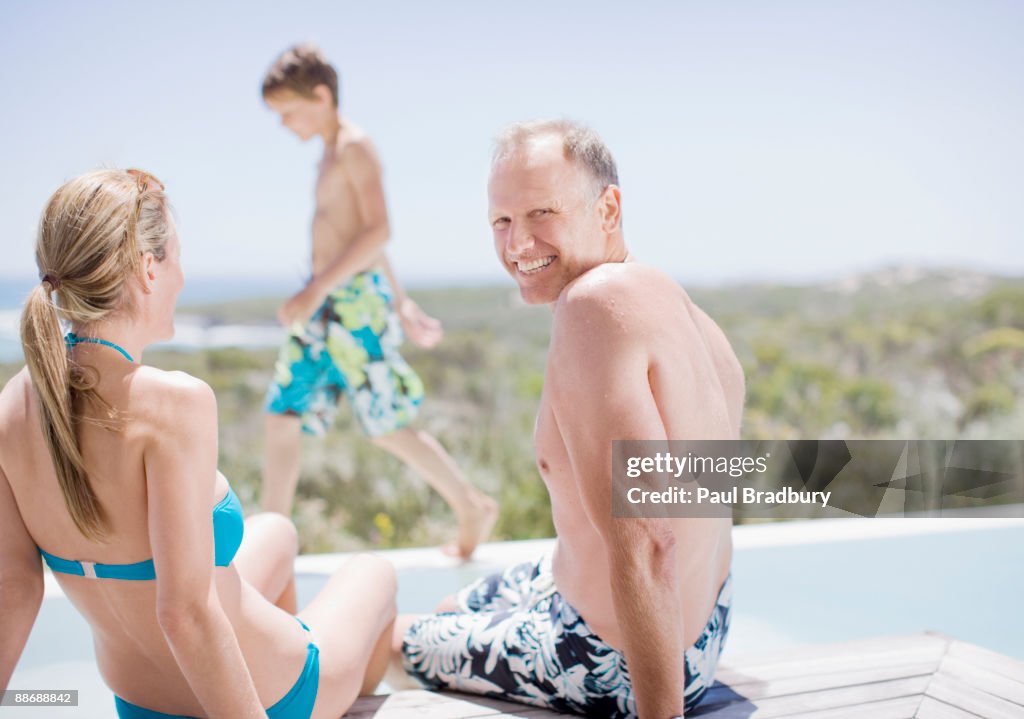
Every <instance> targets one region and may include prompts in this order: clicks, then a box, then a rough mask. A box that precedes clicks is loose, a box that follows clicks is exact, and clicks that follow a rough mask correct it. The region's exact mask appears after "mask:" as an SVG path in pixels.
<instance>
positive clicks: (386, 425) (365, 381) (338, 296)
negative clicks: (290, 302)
mask: <svg viewBox="0 0 1024 719" xmlns="http://www.w3.org/2000/svg"><path fill="white" fill-rule="evenodd" d="M401 344H402V326H401V323H400V322H399V319H398V316H397V315H396V314H395V312H394V310H392V308H391V286H390V285H389V284H388V282H387V280H386V279H385V278H384V277H383V276H382V275H381V274H380V273H379V272H376V271H372V270H371V271H367V272H360V273H359V274H357V275H355V276H354V277H353V278H352V279H351V280H350V281H349V282H347V283H346V284H344V285H342V286H340V287H338V288H336V289H335V290H333V291H332V292H331V294H329V295H328V296H327V298H326V299H325V300H324V302H323V304H322V305H320V307H319V308H318V309H317V311H316V312H315V313H314V314H313V316H312V317H311V318H310V319H309V321H308V322H306V324H305V325H302V324H300V323H295V325H293V326H292V328H291V329H290V330H289V331H288V336H287V337H286V338H285V341H284V344H283V345H282V346H281V351H280V353H279V354H278V358H277V364H276V365H275V367H274V379H273V380H272V381H271V383H270V387H269V389H268V391H267V400H266V409H267V411H268V412H271V413H273V414H290V415H297V416H299V417H301V418H302V428H303V430H304V431H305V432H307V433H309V434H313V435H317V436H320V435H323V434H324V433H325V432H326V431H327V430H328V428H330V426H331V424H332V423H333V422H334V417H335V414H336V413H337V408H338V401H339V400H340V399H341V395H342V393H344V394H346V395H347V396H348V398H349V401H350V402H351V404H352V411H353V413H354V414H355V416H356V418H357V419H358V420H359V424H360V425H361V426H362V428H363V431H364V432H366V434H368V435H370V436H371V437H377V436H380V435H383V434H387V433H389V432H393V431H395V430H396V429H400V428H402V427H404V426H405V425H407V424H409V422H411V421H412V420H413V418H414V417H415V416H416V412H417V408H418V407H419V404H420V402H421V401H422V399H423V382H422V381H420V378H419V376H418V375H417V374H416V373H415V372H414V371H413V370H412V368H411V367H409V365H408V364H407V363H406V361H405V360H404V359H403V358H402V355H401V354H399V352H398V348H399V346H400V345H401Z"/></svg>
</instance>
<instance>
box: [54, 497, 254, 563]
mask: <svg viewBox="0 0 1024 719" xmlns="http://www.w3.org/2000/svg"><path fill="white" fill-rule="evenodd" d="M244 532H245V519H244V517H243V515H242V503H241V502H239V501H238V496H237V495H236V494H235V493H234V491H233V490H232V489H231V487H228V493H227V494H226V495H225V496H224V499H222V500H220V501H219V502H217V506H215V507H214V508H213V545H214V564H215V565H216V566H218V567H226V566H228V565H229V564H231V560H232V559H234V558H235V554H237V553H238V548H239V547H240V546H241V544H242V534H243V533H244ZM39 553H40V554H41V555H43V559H44V560H46V564H47V566H49V567H50V569H52V570H53V571H55V572H60V573H62V574H74V575H77V576H79V577H92V578H94V579H156V568H155V567H154V566H153V560H152V559H147V560H146V561H144V562H135V563H134V564H97V563H96V562H87V561H85V560H81V561H79V560H75V559H61V558H60V557H56V556H54V555H52V554H50V553H49V552H47V551H45V550H43V549H42V547H40V548H39Z"/></svg>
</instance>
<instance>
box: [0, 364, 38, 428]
mask: <svg viewBox="0 0 1024 719" xmlns="http://www.w3.org/2000/svg"><path fill="white" fill-rule="evenodd" d="M31 387H32V378H31V377H30V376H29V373H28V367H22V368H21V370H20V371H19V372H18V373H17V374H15V375H14V376H13V377H11V378H10V379H9V380H7V382H6V383H5V384H4V386H3V388H0V427H3V426H4V425H9V424H10V423H17V422H18V421H19V420H22V419H24V418H25V415H26V414H27V410H28V400H29V390H30V389H31Z"/></svg>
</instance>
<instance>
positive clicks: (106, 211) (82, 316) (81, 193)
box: [21, 170, 170, 541]
mask: <svg viewBox="0 0 1024 719" xmlns="http://www.w3.org/2000/svg"><path fill="white" fill-rule="evenodd" d="M143 178H148V179H150V180H152V178H151V177H150V176H149V175H145V173H139V172H138V171H134V170H133V171H124V170H99V171H96V172H90V173H88V174H86V175H82V176H80V177H77V178H75V179H73V180H71V181H69V182H67V183H66V184H64V185H63V186H62V187H61V188H60V189H59V190H57V192H55V193H54V195H53V197H51V198H50V201H49V202H48V203H47V206H46V209H45V210H44V212H43V217H42V220H41V222H40V226H39V237H38V240H37V241H36V264H37V265H38V266H39V269H40V272H41V273H42V274H43V281H42V282H41V283H40V285H39V286H37V287H36V288H35V289H33V290H32V292H31V294H30V295H29V297H28V300H27V302H26V303H25V309H24V311H23V313H22V317H21V341H22V344H23V347H24V352H25V360H26V364H27V365H28V370H29V374H30V375H31V377H32V384H33V386H34V387H35V391H36V395H37V397H38V399H39V413H40V417H41V419H42V429H43V437H44V439H45V441H46V446H47V449H48V450H49V453H50V457H51V459H52V460H53V466H54V469H55V470H56V472H57V481H58V483H59V484H60V488H61V492H62V493H63V494H64V501H65V504H66V506H67V508H68V512H69V513H70V514H71V518H72V519H73V520H74V522H75V525H76V526H77V527H78V529H79V531H81V532H82V534H83V535H84V536H86V537H88V538H89V539H92V540H94V541H100V540H102V539H104V537H105V535H106V517H105V514H104V511H103V507H102V506H101V505H100V502H99V499H98V497H97V496H96V493H95V491H94V490H93V487H92V484H91V483H90V481H89V476H88V474H87V473H86V468H85V462H84V460H83V458H82V452H81V449H80V447H79V445H78V433H77V428H78V424H79V422H80V421H82V414H81V409H82V408H84V407H85V406H86V405H89V404H92V405H98V406H100V407H102V408H105V409H106V410H107V415H108V417H107V419H108V420H109V419H110V418H111V417H113V416H114V414H115V413H114V410H113V409H112V408H111V407H110V405H108V404H107V403H106V402H105V401H104V400H103V398H102V397H100V396H99V394H98V393H97V392H96V390H95V384H96V379H97V375H96V373H95V371H93V376H92V377H91V378H90V377H88V376H87V371H88V370H89V369H91V368H87V367H81V366H77V365H75V364H74V363H73V362H71V361H70V360H69V357H68V352H67V348H66V347H65V344H64V338H63V335H62V331H61V323H60V320H61V319H63V320H65V321H68V322H73V323H76V324H77V325H80V326H82V327H88V326H89V325H90V324H92V323H95V322H98V321H100V320H102V319H104V318H105V317H107V316H108V315H110V314H111V313H112V312H120V311H125V312H130V311H131V310H132V308H131V307H130V306H128V303H127V301H126V298H127V294H126V293H125V291H124V288H125V285H126V283H127V282H128V280H129V278H131V277H132V276H133V275H134V274H136V272H137V270H138V268H139V267H140V266H141V265H140V257H141V253H143V252H152V253H153V256H154V257H155V258H156V259H157V260H162V259H163V258H164V256H165V249H166V248H165V246H166V243H167V238H168V234H169V232H170V225H169V220H168V207H167V201H166V197H165V196H164V194H163V186H162V185H160V184H159V183H158V182H156V181H153V182H143ZM51 294H52V295H54V297H55V298H56V300H54V299H53V298H51ZM91 421H97V420H91ZM98 421H99V424H101V425H104V426H107V425H109V423H106V424H105V423H104V421H103V420H98Z"/></svg>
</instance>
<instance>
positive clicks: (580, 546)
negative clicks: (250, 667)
mask: <svg viewBox="0 0 1024 719" xmlns="http://www.w3.org/2000/svg"><path fill="white" fill-rule="evenodd" d="M488 191H489V200H490V222H491V227H492V229H493V233H494V244H495V249H496V251H497V253H498V257H499V259H500V260H501V263H502V265H503V266H504V267H505V269H506V270H507V271H508V272H509V274H511V275H512V277H514V278H515V280H516V282H517V283H518V285H519V290H520V293H521V295H522V297H523V299H524V301H526V302H527V303H529V304H542V303H543V304H551V306H552V308H553V311H554V323H553V326H552V333H551V335H552V336H551V343H550V347H549V352H548V360H547V368H546V370H545V381H544V390H543V394H542V396H541V400H540V409H539V412H538V416H537V424H536V429H535V435H534V442H535V448H536V457H537V467H538V468H539V470H540V474H541V477H542V478H543V480H544V483H545V484H546V486H547V489H548V493H549V494H550V497H551V509H552V514H553V520H554V526H555V530H556V533H557V539H556V541H555V546H554V550H553V551H552V553H550V554H549V555H546V556H544V557H542V558H541V559H540V560H539V561H536V562H528V563H525V564H521V565H518V566H515V567H512V568H510V569H508V570H507V571H505V572H504V573H501V574H496V575H494V576H491V577H487V578H484V579H482V580H479V581H477V582H475V583H473V584H471V585H470V586H468V587H466V588H464V589H462V590H461V591H460V592H458V593H457V594H456V595H454V596H452V597H449V598H448V599H446V600H444V601H443V602H442V603H441V605H440V606H439V607H438V610H437V612H438V613H436V614H431V615H425V616H406V617H400V618H399V620H398V622H397V624H396V628H395V635H394V644H393V649H394V651H395V656H396V658H397V656H398V655H399V654H400V656H401V660H402V665H403V667H404V669H405V671H406V672H408V673H409V674H410V675H411V676H413V677H415V678H416V679H418V680H419V681H420V682H421V683H423V684H424V685H426V686H429V687H434V688H451V689H457V690H460V691H469V692H476V693H483V694H489V695H492V696H500V697H502V698H506V699H512V700H515V701H521V702H524V703H527V704H533V705H537V706H544V707H549V708H552V709H555V710H559V711H570V712H577V713H581V714H586V715H592V716H602V717H632V716H640V717H644V718H645V719H646V718H647V717H651V718H652V719H667V718H668V717H675V716H680V715H681V714H682V713H683V712H684V711H689V710H690V709H691V708H693V707H694V706H696V704H697V703H698V702H699V701H700V699H701V697H702V696H703V695H704V693H705V692H706V690H707V689H708V687H710V686H711V684H712V681H713V675H714V671H715V668H716V666H717V663H718V657H719V654H720V652H721V649H722V645H723V642H724V640H725V636H726V634H727V632H728V628H729V613H730V604H731V595H732V589H731V587H732V584H731V574H730V565H731V559H732V541H731V534H730V532H731V521H730V520H729V519H695V518H688V519H646V518H628V519H615V518H613V516H612V509H611V448H612V441H613V440H619V439H644V440H664V439H669V438H671V439H736V438H738V436H739V426H740V415H741V412H742V407H743V394H744V383H743V373H742V370H741V368H740V365H739V363H738V362H737V360H736V357H735V355H734V354H733V352H732V349H731V347H730V346H729V343H728V341H727V340H726V338H725V336H724V335H723V334H722V332H721V330H720V329H719V328H718V326H717V325H716V324H715V323H714V322H713V321H712V320H711V319H710V318H709V317H708V316H707V315H706V314H704V313H703V312H702V311H701V310H700V309H698V308H697V307H696V306H695V305H694V304H693V303H692V302H691V301H690V299H689V297H688V296H687V295H686V293H685V292H684V291H683V290H682V288H680V287H679V286H678V285H677V284H676V283H675V282H674V281H672V279H671V278H669V277H668V276H667V275H665V274H664V273H663V272H661V271H659V270H657V269H655V268H653V267H649V266H646V265H642V264H640V263H638V262H633V261H632V259H631V258H630V257H629V253H628V252H627V250H626V246H625V242H624V239H623V233H622V221H621V219H622V205H621V193H620V190H619V187H618V176H617V172H616V168H615V162H614V160H613V158H612V156H611V153H610V151H609V150H608V148H607V147H606V146H605V145H604V143H603V142H602V140H601V139H600V137H598V135H597V134H596V133H595V132H593V131H592V130H589V129H587V128H585V127H582V126H580V125H577V124H574V123H571V122H568V121H536V122H528V123H522V124H518V125H514V126H512V127H511V128H509V129H508V130H506V131H505V132H504V133H503V134H502V135H501V136H500V137H499V138H498V140H497V143H496V148H495V152H494V156H493V160H492V165H491V175H490V182H489V186H488ZM627 667H628V668H627Z"/></svg>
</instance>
